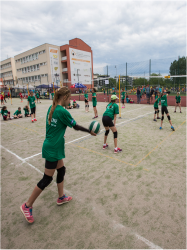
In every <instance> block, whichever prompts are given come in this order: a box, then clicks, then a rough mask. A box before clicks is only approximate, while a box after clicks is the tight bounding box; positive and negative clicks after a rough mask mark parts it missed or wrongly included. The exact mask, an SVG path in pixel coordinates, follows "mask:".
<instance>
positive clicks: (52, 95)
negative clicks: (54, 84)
mask: <svg viewBox="0 0 187 250" xmlns="http://www.w3.org/2000/svg"><path fill="white" fill-rule="evenodd" d="M51 97H52V100H53V97H54V92H52V93H51Z"/></svg>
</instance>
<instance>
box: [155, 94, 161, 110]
mask: <svg viewBox="0 0 187 250" xmlns="http://www.w3.org/2000/svg"><path fill="white" fill-rule="evenodd" d="M156 99H157V97H156ZM159 102H160V98H158V100H157V101H155V103H154V108H158V104H159Z"/></svg>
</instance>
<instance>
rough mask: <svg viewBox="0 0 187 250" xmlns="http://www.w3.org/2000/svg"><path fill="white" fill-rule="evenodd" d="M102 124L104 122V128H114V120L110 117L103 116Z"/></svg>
mask: <svg viewBox="0 0 187 250" xmlns="http://www.w3.org/2000/svg"><path fill="white" fill-rule="evenodd" d="M102 122H103V126H104V127H114V123H113V121H112V118H111V117H109V116H103V118H102Z"/></svg>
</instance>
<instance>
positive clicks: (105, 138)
mask: <svg viewBox="0 0 187 250" xmlns="http://www.w3.org/2000/svg"><path fill="white" fill-rule="evenodd" d="M109 129H110V128H109V127H105V130H109ZM107 137H108V136H107V135H104V144H106V141H107Z"/></svg>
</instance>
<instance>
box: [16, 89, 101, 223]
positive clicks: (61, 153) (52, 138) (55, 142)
mask: <svg viewBox="0 0 187 250" xmlns="http://www.w3.org/2000/svg"><path fill="white" fill-rule="evenodd" d="M70 98H71V92H70V90H69V89H68V88H66V87H65V86H64V87H62V88H60V89H59V90H58V91H57V92H56V93H55V96H54V99H53V105H51V106H50V107H49V109H48V112H47V116H46V137H45V140H44V143H43V147H42V157H43V158H45V171H44V176H43V178H42V179H41V180H40V181H39V182H38V184H37V185H36V186H35V188H34V190H33V192H32V194H31V196H30V198H29V199H28V201H27V202H25V203H23V204H22V206H21V207H20V209H21V212H22V213H23V214H24V216H25V219H26V220H27V221H28V222H29V223H33V222H34V218H33V215H32V206H33V203H34V202H35V200H36V199H37V197H38V196H39V195H40V194H41V193H42V191H43V190H44V189H45V188H46V187H47V186H48V185H49V184H50V183H51V181H52V180H53V175H54V173H55V170H57V177H56V182H57V187H58V199H57V205H62V204H64V203H66V202H69V201H71V199H72V197H71V196H66V195H65V194H64V176H65V172H66V168H65V166H64V161H63V159H64V158H65V140H64V134H65V131H66V128H67V126H68V127H70V128H72V127H73V128H74V129H75V130H80V131H83V132H87V133H90V134H91V135H93V136H96V134H95V133H93V132H90V131H89V130H88V129H86V128H84V127H82V126H79V125H78V124H76V121H75V120H74V119H73V118H72V116H71V114H70V113H69V112H68V111H67V110H66V109H65V108H64V107H66V106H67V105H68V103H69V102H70ZM41 209H42V208H41Z"/></svg>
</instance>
